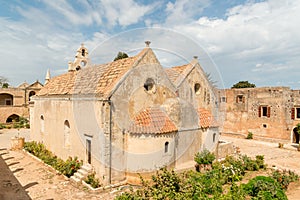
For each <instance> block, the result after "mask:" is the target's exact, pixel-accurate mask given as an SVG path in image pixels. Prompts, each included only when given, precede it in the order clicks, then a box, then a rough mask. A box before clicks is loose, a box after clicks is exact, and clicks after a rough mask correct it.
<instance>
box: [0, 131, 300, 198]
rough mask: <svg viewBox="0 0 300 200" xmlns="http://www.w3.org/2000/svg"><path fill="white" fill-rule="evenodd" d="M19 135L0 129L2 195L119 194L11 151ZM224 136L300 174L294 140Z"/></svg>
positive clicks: (297, 191) (296, 191)
mask: <svg viewBox="0 0 300 200" xmlns="http://www.w3.org/2000/svg"><path fill="white" fill-rule="evenodd" d="M17 135H18V130H14V129H11V130H0V147H1V148H0V155H1V157H0V183H1V185H0V199H30V198H31V199H113V197H114V196H115V194H116V190H112V191H111V192H106V193H92V192H90V191H89V190H88V189H86V188H83V187H75V186H74V185H72V183H71V182H70V181H69V180H68V179H67V178H65V177H64V176H62V175H58V174H57V173H56V172H55V171H54V170H53V169H51V168H50V167H48V166H46V165H44V164H42V163H40V162H39V161H37V160H36V159H34V158H33V157H31V156H29V155H28V154H26V153H24V152H23V151H10V150H9V148H10V138H11V137H13V136H17ZM19 136H22V137H25V138H26V139H27V140H29V130H20V131H19ZM221 140H225V141H231V142H233V144H234V145H235V146H237V147H239V148H240V151H241V154H247V155H249V156H255V155H259V154H263V155H265V161H266V163H267V164H268V166H269V167H271V166H276V167H278V168H280V169H290V170H293V171H296V172H297V173H298V174H300V152H298V151H297V150H296V147H294V146H293V145H291V144H285V145H284V148H283V149H279V148H278V143H270V142H263V141H257V140H246V139H241V138H232V137H225V136H221ZM299 194H300V187H299V186H297V187H294V189H293V190H292V191H288V192H287V195H288V198H289V199H298V197H299ZM29 196H30V197H29ZM5 197H6V198H5ZM10 197H11V198H10Z"/></svg>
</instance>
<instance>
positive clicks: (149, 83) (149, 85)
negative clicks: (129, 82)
mask: <svg viewBox="0 0 300 200" xmlns="http://www.w3.org/2000/svg"><path fill="white" fill-rule="evenodd" d="M144 88H145V90H146V91H147V92H155V82H154V80H153V79H152V78H148V79H147V80H146V82H145V83H144Z"/></svg>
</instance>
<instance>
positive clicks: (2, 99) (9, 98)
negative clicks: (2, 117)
mask: <svg viewBox="0 0 300 200" xmlns="http://www.w3.org/2000/svg"><path fill="white" fill-rule="evenodd" d="M13 100H14V96H13V95H11V94H6V93H3V94H0V105H1V106H12V105H13V104H14V103H13Z"/></svg>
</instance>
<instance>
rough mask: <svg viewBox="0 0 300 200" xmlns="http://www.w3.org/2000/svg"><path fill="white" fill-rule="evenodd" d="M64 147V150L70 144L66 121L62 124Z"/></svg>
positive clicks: (67, 122) (68, 128) (68, 124)
mask: <svg viewBox="0 0 300 200" xmlns="http://www.w3.org/2000/svg"><path fill="white" fill-rule="evenodd" d="M64 141H65V142H64V145H65V147H66V148H69V147H70V145H71V143H70V123H69V121H68V120H66V121H65V123H64Z"/></svg>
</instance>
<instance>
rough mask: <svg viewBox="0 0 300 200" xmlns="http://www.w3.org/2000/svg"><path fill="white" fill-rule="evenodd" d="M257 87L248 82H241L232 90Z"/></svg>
mask: <svg viewBox="0 0 300 200" xmlns="http://www.w3.org/2000/svg"><path fill="white" fill-rule="evenodd" d="M255 87H256V85H255V84H253V83H249V82H248V81H239V82H238V83H236V84H234V85H233V86H232V87H231V88H255Z"/></svg>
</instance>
